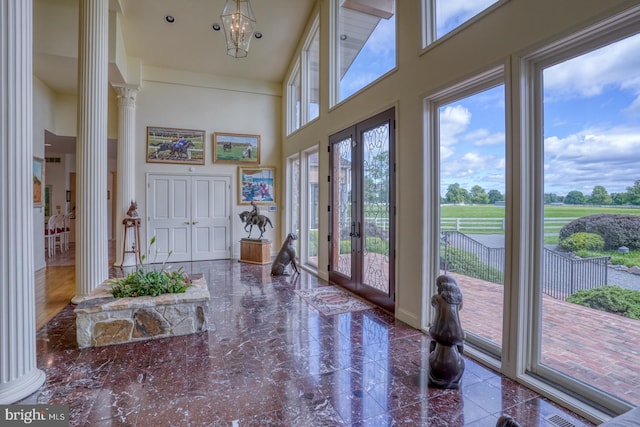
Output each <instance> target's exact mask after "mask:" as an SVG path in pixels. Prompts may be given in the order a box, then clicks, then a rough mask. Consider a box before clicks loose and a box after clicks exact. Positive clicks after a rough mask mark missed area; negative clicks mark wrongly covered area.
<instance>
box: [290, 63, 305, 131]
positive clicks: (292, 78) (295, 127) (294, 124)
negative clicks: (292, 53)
mask: <svg viewBox="0 0 640 427" xmlns="http://www.w3.org/2000/svg"><path fill="white" fill-rule="evenodd" d="M299 73H300V58H298V59H297V60H296V63H295V64H294V65H293V68H292V69H291V74H289V79H288V80H287V107H286V108H287V135H290V134H292V133H293V132H295V131H296V130H298V129H300V124H299V123H298V122H297V120H296V109H295V102H296V98H297V93H294V88H296V87H297V86H296V85H295V84H294V81H295V79H296V77H297V76H298V75H299ZM300 81H301V83H302V79H301V80H300ZM300 113H301V114H300V116H301V117H300V119H302V96H300Z"/></svg>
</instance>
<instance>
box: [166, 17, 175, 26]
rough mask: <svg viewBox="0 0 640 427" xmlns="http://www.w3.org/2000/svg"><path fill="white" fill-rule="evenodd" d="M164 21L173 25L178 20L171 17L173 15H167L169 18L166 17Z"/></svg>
mask: <svg viewBox="0 0 640 427" xmlns="http://www.w3.org/2000/svg"><path fill="white" fill-rule="evenodd" d="M164 19H165V21H167V22H168V23H169V24H173V23H174V22H175V20H176V18H174V17H173V16H171V15H167V16H165V17H164Z"/></svg>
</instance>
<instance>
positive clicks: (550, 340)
mask: <svg viewBox="0 0 640 427" xmlns="http://www.w3.org/2000/svg"><path fill="white" fill-rule="evenodd" d="M634 19H635V20H636V21H635V22H636V23H637V19H638V18H637V14H636V17H635V18H634ZM629 22H631V21H629ZM632 25H633V24H632ZM605 27H606V26H605ZM620 28H624V23H623V22H616V23H610V24H609V27H608V28H606V30H603V34H609V33H610V32H614V31H615V30H618V31H623V30H620ZM635 31H638V29H637V25H635ZM596 36H597V35H593V36H592V37H593V38H592V40H590V43H589V48H590V49H594V48H593V46H596V45H599V46H600V47H599V48H596V49H595V50H590V51H585V50H584V49H585V48H580V47H578V46H574V45H571V44H570V43H565V45H563V46H561V47H557V45H556V47H554V48H550V49H549V50H548V51H545V52H542V53H540V54H539V57H537V58H535V59H534V60H533V61H532V62H531V63H530V64H529V65H531V66H530V67H528V68H527V69H528V70H532V71H531V73H532V79H531V81H532V82H533V83H532V88H533V89H532V93H533V94H539V95H541V96H535V99H537V100H538V102H539V103H540V105H538V106H536V107H533V108H532V110H533V111H541V114H542V116H541V117H539V119H534V120H533V121H532V122H533V125H532V127H533V128H534V132H535V133H536V134H537V135H538V136H537V138H536V139H537V141H536V147H537V148H538V156H539V157H540V160H541V163H542V164H541V170H539V173H540V174H541V176H542V177H543V182H542V185H540V186H539V190H538V193H537V201H536V202H534V203H536V206H537V208H536V209H535V210H536V211H537V215H538V216H541V217H542V218H543V220H542V221H539V223H540V227H539V229H538V230H537V233H536V234H537V235H536V236H535V239H536V241H537V250H538V259H539V262H538V268H539V270H540V274H539V277H538V278H537V283H536V285H537V287H536V289H537V292H536V298H535V301H534V302H533V303H535V304H537V305H538V307H539V309H538V310H535V313H536V314H537V316H536V318H535V322H536V324H537V325H536V326H534V327H533V328H532V330H534V331H538V336H537V337H536V338H537V339H536V344H535V348H534V352H533V353H534V362H535V363H534V364H533V367H534V368H533V369H534V371H536V372H537V373H538V374H539V375H542V376H546V377H549V378H551V379H553V380H554V381H559V382H561V383H562V384H563V385H564V386H565V387H570V388H571V389H575V390H576V391H579V392H580V393H581V394H584V395H587V396H592V397H593V396H594V391H593V389H594V388H595V389H597V390H598V391H599V392H601V393H602V395H598V397H597V398H598V400H599V401H604V402H607V401H608V400H607V399H608V398H607V396H609V397H612V398H613V399H616V400H622V401H624V402H627V403H630V404H632V405H640V391H639V389H638V387H637V363H638V362H637V360H634V359H633V358H629V357H627V355H638V354H640V341H639V340H637V339H630V336H629V333H631V332H632V331H637V330H639V329H640V316H638V315H637V313H636V314H635V315H634V314H633V313H632V312H631V311H632V310H633V309H632V308H631V307H632V305H633V303H632V302H631V301H633V300H635V301H638V292H640V291H639V290H640V281H639V280H637V279H636V278H635V276H633V275H631V274H629V273H628V272H624V271H622V270H624V268H622V267H621V268H619V269H612V268H611V264H614V265H621V266H629V267H631V266H632V265H634V264H637V261H632V259H633V258H636V259H637V257H638V254H640V245H638V243H637V242H638V240H635V241H634V239H640V235H639V234H638V224H640V209H635V208H637V207H640V196H639V195H640V175H639V174H638V164H640V121H639V120H638V117H640V61H639V60H638V55H637V52H639V51H640V34H635V35H631V36H628V37H626V38H623V39H619V37H620V36H621V34H616V35H615V36H609V35H607V36H606V37H617V38H618V39H607V40H599V39H597V38H595V37H596ZM576 39H579V38H576ZM581 42H582V40H581ZM585 44H587V43H583V45H585ZM531 99H533V98H531ZM634 236H636V237H634ZM593 339H595V340H596V341H598V344H596V345H592V346H590V345H589V344H588V343H589V342H591V340H593ZM583 340H585V341H583ZM587 349H588V350H587ZM633 365H635V366H633ZM634 384H635V385H634Z"/></svg>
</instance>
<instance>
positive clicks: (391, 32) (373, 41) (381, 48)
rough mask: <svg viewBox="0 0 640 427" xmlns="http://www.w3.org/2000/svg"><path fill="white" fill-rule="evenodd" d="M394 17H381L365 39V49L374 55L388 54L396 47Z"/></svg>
mask: <svg viewBox="0 0 640 427" xmlns="http://www.w3.org/2000/svg"><path fill="white" fill-rule="evenodd" d="M395 40H396V25H395V17H393V18H389V19H381V20H380V22H379V23H378V26H377V27H376V29H375V31H374V32H373V33H372V34H371V36H370V37H369V40H368V41H367V44H366V46H367V49H369V51H371V52H372V53H373V54H375V55H390V54H392V53H393V52H395V49H396V44H395Z"/></svg>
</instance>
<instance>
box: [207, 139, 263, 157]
mask: <svg viewBox="0 0 640 427" xmlns="http://www.w3.org/2000/svg"><path fill="white" fill-rule="evenodd" d="M213 162H214V163H242V164H245V163H246V164H260V135H247V134H241V133H220V132H216V133H214V134H213Z"/></svg>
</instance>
